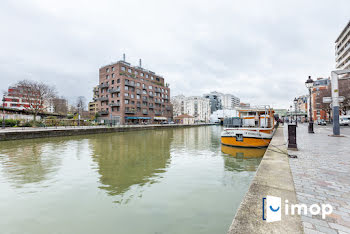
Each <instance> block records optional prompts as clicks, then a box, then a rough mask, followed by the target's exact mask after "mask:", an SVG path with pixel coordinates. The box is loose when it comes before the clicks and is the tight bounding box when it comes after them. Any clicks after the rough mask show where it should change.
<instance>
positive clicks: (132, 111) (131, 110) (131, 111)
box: [125, 109, 136, 114]
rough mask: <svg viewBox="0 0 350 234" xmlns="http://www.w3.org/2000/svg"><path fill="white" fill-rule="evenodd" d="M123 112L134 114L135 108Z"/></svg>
mask: <svg viewBox="0 0 350 234" xmlns="http://www.w3.org/2000/svg"><path fill="white" fill-rule="evenodd" d="M125 114H136V110H134V109H129V110H125Z"/></svg>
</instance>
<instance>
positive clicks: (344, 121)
mask: <svg viewBox="0 0 350 234" xmlns="http://www.w3.org/2000/svg"><path fill="white" fill-rule="evenodd" d="M339 124H340V125H341V126H345V125H349V124H350V115H341V116H339Z"/></svg>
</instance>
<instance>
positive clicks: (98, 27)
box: [0, 0, 350, 107]
mask: <svg viewBox="0 0 350 234" xmlns="http://www.w3.org/2000/svg"><path fill="white" fill-rule="evenodd" d="M349 8H350V3H349V1H346V0H340V1H317V0H313V1H302V0H299V1H277V0H267V1H258V0H253V1H244V2H243V1H228V0H223V1H217V2H212V1H185V0H183V1H156V0H153V1H152V0H151V1H136V0H132V1H127V0H125V1H108V0H102V1H95V2H87V1H58V0H54V1H40V0H33V1H9V0H8V1H3V3H2V7H1V9H0V22H1V23H0V24H1V27H0V30H1V35H2V37H1V38H0V45H1V48H0V49H1V51H2V52H1V54H0V77H1V81H2V84H3V87H1V88H2V89H6V87H7V86H8V85H11V84H13V83H15V82H16V81H17V80H19V79H23V78H31V79H38V80H44V81H47V82H51V83H52V84H54V85H56V87H57V90H58V91H59V93H60V94H61V95H64V96H67V97H71V98H72V99H74V97H75V96H81V95H83V96H86V97H87V99H90V98H91V91H92V87H93V86H94V85H96V84H97V83H98V68H99V67H100V66H102V65H105V64H108V63H110V62H113V61H116V60H119V59H120V58H121V56H122V53H124V52H125V53H126V54H127V60H128V61H129V62H131V63H132V64H135V65H136V64H137V62H138V59H139V58H142V59H143V64H144V66H145V67H147V68H148V69H150V70H153V71H155V72H157V73H160V74H162V75H164V77H165V78H166V82H169V83H170V84H171V92H172V95H176V94H180V93H183V94H188V95H201V94H203V93H204V92H209V91H213V90H217V91H222V92H227V93H233V94H235V95H237V96H239V97H241V99H242V101H251V102H255V103H256V104H263V103H268V104H274V105H275V106H276V107H289V105H290V103H291V100H292V99H293V98H294V97H295V96H297V95H302V94H304V93H306V89H305V88H304V81H305V80H306V77H307V76H308V75H312V76H313V77H317V76H328V75H329V73H330V71H331V70H332V69H333V68H334V65H335V64H334V40H335V39H336V37H337V35H338V34H339V33H340V31H341V30H342V28H343V27H344V26H345V24H346V22H347V21H348V20H349V14H348V9H349ZM330 9H332V10H330Z"/></svg>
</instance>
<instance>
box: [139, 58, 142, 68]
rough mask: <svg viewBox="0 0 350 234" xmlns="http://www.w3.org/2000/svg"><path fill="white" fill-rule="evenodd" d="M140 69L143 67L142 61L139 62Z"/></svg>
mask: <svg viewBox="0 0 350 234" xmlns="http://www.w3.org/2000/svg"><path fill="white" fill-rule="evenodd" d="M139 67H142V61H141V59H140V60H139Z"/></svg>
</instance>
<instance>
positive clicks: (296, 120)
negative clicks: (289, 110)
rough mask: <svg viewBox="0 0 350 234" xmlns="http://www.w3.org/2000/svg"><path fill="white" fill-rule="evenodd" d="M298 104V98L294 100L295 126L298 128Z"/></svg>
mask: <svg viewBox="0 0 350 234" xmlns="http://www.w3.org/2000/svg"><path fill="white" fill-rule="evenodd" d="M297 104H298V99H297V98H294V110H295V126H297V127H298V115H297Z"/></svg>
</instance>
